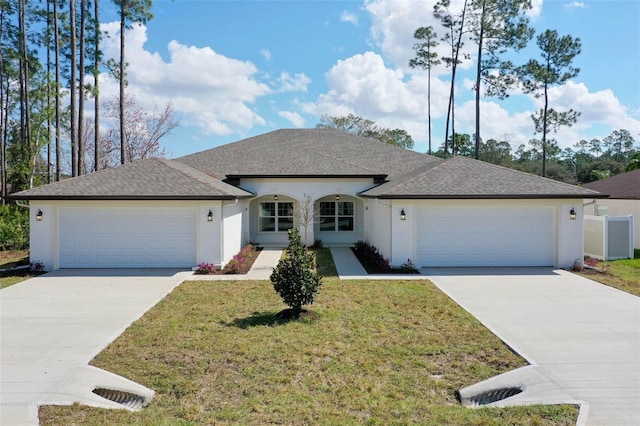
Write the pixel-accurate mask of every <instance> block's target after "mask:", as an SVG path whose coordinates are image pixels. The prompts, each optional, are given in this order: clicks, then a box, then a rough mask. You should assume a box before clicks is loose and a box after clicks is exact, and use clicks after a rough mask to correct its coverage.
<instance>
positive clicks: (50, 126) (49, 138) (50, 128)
mask: <svg viewBox="0 0 640 426" xmlns="http://www.w3.org/2000/svg"><path fill="white" fill-rule="evenodd" d="M51 93H52V90H51V0H47V183H51V179H52V170H51V165H52V162H51V154H52V153H51V148H52V146H51V141H52V140H53V123H52V122H51Z"/></svg>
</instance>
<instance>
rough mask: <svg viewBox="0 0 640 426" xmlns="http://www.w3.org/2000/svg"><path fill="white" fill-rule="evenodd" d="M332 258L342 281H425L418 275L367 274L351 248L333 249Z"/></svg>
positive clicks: (331, 249) (330, 249)
mask: <svg viewBox="0 0 640 426" xmlns="http://www.w3.org/2000/svg"><path fill="white" fill-rule="evenodd" d="M329 251H331V256H332V257H333V263H334V264H335V265H336V271H338V276H339V277H340V279H341V280H424V279H425V277H423V276H422V275H418V274H398V275H394V274H367V271H366V270H365V269H364V267H363V266H362V265H361V264H360V262H359V261H358V259H357V258H356V255H355V254H353V251H352V250H351V248H350V247H331V248H329Z"/></svg>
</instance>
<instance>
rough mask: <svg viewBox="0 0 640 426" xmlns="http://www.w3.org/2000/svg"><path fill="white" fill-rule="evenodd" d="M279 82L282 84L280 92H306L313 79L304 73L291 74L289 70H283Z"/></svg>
mask: <svg viewBox="0 0 640 426" xmlns="http://www.w3.org/2000/svg"><path fill="white" fill-rule="evenodd" d="M278 83H279V84H280V87H279V89H278V91H279V92H306V91H307V86H308V85H309V83H311V79H310V78H309V77H307V76H306V75H304V73H297V74H294V75H291V74H289V73H288V72H283V73H280V77H279V78H278Z"/></svg>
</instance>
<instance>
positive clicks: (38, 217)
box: [36, 209, 42, 222]
mask: <svg viewBox="0 0 640 426" xmlns="http://www.w3.org/2000/svg"><path fill="white" fill-rule="evenodd" d="M36 220H37V221H38V222H42V210H40V209H38V213H36Z"/></svg>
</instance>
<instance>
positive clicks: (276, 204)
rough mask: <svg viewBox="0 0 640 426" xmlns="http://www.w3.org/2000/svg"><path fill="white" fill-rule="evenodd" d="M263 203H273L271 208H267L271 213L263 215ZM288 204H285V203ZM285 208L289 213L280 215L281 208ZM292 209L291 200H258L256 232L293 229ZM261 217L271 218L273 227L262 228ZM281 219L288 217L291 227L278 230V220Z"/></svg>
mask: <svg viewBox="0 0 640 426" xmlns="http://www.w3.org/2000/svg"><path fill="white" fill-rule="evenodd" d="M264 204H273V210H271V209H269V211H270V212H272V213H273V215H264V214H263V213H264V212H265V209H264V208H263V205H264ZM287 204H288V205H290V206H285V205H287ZM283 208H284V209H287V210H288V211H287V213H291V214H290V215H281V214H280V213H281V211H282V210H281V209H283ZM294 211H295V203H294V202H293V201H260V202H259V203H258V232H265V233H283V232H288V231H289V229H293V228H294V227H295V224H294V220H295V217H294ZM263 219H273V229H264V227H263V222H262V220H263ZM281 219H289V220H290V224H291V227H290V228H287V229H285V230H280V229H279V228H280V220H281Z"/></svg>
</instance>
